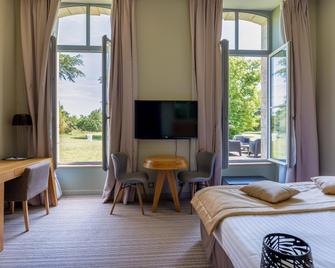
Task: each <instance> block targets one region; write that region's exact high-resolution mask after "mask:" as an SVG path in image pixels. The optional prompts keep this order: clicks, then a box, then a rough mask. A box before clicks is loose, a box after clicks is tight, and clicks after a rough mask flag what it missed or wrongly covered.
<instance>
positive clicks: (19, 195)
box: [5, 163, 50, 231]
mask: <svg viewBox="0 0 335 268" xmlns="http://www.w3.org/2000/svg"><path fill="white" fill-rule="evenodd" d="M49 169H50V164H49V163H39V164H36V165H32V166H30V167H28V168H26V169H25V171H24V172H23V174H22V176H21V177H19V178H16V179H14V180H10V181H7V182H5V201H7V202H10V207H11V212H12V213H14V209H15V207H14V206H15V202H22V208H23V215H24V224H25V227H26V231H29V213H28V200H29V199H31V198H33V197H35V196H36V195H38V194H40V193H42V192H44V194H45V196H44V200H45V201H44V202H45V204H44V205H45V210H46V214H49V197H48V180H49Z"/></svg>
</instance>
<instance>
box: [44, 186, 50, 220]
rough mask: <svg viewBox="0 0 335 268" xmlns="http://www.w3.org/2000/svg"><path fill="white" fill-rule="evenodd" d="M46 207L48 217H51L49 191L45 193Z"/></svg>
mask: <svg viewBox="0 0 335 268" xmlns="http://www.w3.org/2000/svg"><path fill="white" fill-rule="evenodd" d="M44 206H45V212H46V214H47V215H49V192H48V189H46V190H45V191H44Z"/></svg>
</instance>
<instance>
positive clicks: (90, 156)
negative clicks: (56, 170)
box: [59, 130, 102, 163]
mask: <svg viewBox="0 0 335 268" xmlns="http://www.w3.org/2000/svg"><path fill="white" fill-rule="evenodd" d="M86 134H87V133H86V132H82V131H79V130H75V131H72V133H71V134H60V135H59V143H60V144H59V152H60V162H61V163H71V162H101V159H102V140H101V139H102V134H101V132H95V133H92V134H93V140H92V141H89V140H88V139H87V137H86Z"/></svg>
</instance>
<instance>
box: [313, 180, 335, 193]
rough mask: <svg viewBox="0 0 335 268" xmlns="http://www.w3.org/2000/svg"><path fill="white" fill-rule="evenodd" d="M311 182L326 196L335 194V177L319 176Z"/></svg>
mask: <svg viewBox="0 0 335 268" xmlns="http://www.w3.org/2000/svg"><path fill="white" fill-rule="evenodd" d="M311 180H312V181H313V182H314V183H315V184H316V185H317V186H318V187H319V188H320V189H321V190H322V192H324V193H325V194H335V177H334V176H319V177H313V178H311Z"/></svg>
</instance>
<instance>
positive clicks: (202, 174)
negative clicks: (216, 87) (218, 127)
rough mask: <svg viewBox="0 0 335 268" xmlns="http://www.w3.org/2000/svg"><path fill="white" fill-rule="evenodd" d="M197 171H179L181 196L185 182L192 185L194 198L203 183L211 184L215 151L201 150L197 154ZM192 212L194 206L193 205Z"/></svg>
mask: <svg viewBox="0 0 335 268" xmlns="http://www.w3.org/2000/svg"><path fill="white" fill-rule="evenodd" d="M196 160H197V171H182V172H179V173H178V180H179V186H180V189H179V196H180V194H181V193H182V191H183V187H184V185H185V184H187V183H188V184H189V185H190V186H191V195H192V198H193V196H194V194H195V192H196V191H197V188H199V187H200V186H201V185H204V186H209V181H210V180H211V178H212V177H213V174H214V165H215V153H210V152H199V153H198V154H197V159H196ZM191 214H192V206H191Z"/></svg>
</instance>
